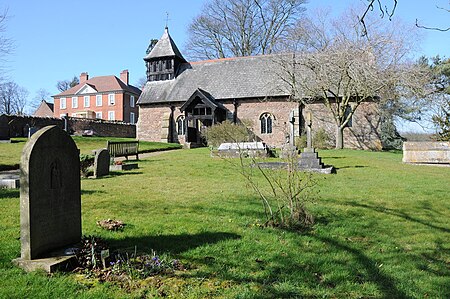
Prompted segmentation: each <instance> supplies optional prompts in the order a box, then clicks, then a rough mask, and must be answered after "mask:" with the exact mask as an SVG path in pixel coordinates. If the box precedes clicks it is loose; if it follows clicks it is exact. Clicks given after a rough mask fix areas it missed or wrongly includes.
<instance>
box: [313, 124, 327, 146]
mask: <svg viewBox="0 0 450 299" xmlns="http://www.w3.org/2000/svg"><path fill="white" fill-rule="evenodd" d="M312 142H313V147H315V148H320V149H327V148H330V144H331V142H332V139H331V137H330V135H328V133H327V132H326V131H325V129H324V128H320V129H319V130H317V132H316V134H314V137H313V140H312Z"/></svg>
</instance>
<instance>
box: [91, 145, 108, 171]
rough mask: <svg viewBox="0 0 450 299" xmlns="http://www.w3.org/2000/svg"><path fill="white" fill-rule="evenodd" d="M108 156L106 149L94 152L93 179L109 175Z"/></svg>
mask: <svg viewBox="0 0 450 299" xmlns="http://www.w3.org/2000/svg"><path fill="white" fill-rule="evenodd" d="M109 163H110V156H109V152H108V150H107V149H106V148H102V149H99V150H96V151H95V159H94V177H96V178H98V177H102V176H105V175H108V174H109Z"/></svg>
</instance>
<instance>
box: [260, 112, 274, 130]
mask: <svg viewBox="0 0 450 299" xmlns="http://www.w3.org/2000/svg"><path fill="white" fill-rule="evenodd" d="M259 120H260V122H261V134H272V123H273V116H272V114H270V113H263V114H262V115H261V116H260V117H259Z"/></svg>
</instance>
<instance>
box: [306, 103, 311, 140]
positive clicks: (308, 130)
mask: <svg viewBox="0 0 450 299" xmlns="http://www.w3.org/2000/svg"><path fill="white" fill-rule="evenodd" d="M311 125H312V113H311V112H310V111H308V112H306V148H309V149H311V148H312V132H311Z"/></svg>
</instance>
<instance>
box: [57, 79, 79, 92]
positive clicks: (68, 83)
mask: <svg viewBox="0 0 450 299" xmlns="http://www.w3.org/2000/svg"><path fill="white" fill-rule="evenodd" d="M79 83H80V80H79V79H78V77H77V76H73V78H72V80H62V81H58V83H56V88H58V90H59V91H60V92H63V91H66V90H68V89H69V88H72V87H74V86H76V85H77V84H79Z"/></svg>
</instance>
